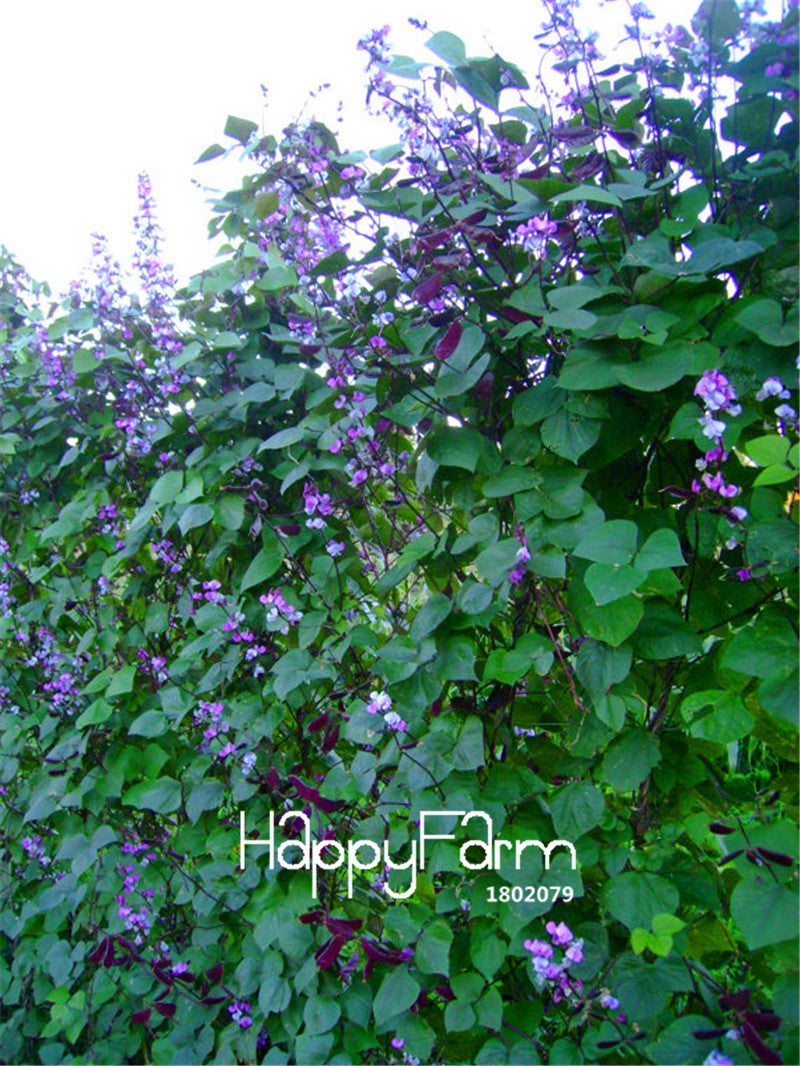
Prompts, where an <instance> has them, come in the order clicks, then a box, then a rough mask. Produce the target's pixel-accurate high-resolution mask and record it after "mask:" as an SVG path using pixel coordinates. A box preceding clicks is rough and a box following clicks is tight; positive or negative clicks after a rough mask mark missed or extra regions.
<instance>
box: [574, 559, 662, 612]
mask: <svg viewBox="0 0 800 1066" xmlns="http://www.w3.org/2000/svg"><path fill="white" fill-rule="evenodd" d="M646 577H647V574H646V573H645V572H644V571H643V570H638V569H637V568H636V567H633V566H620V565H619V564H616V563H592V565H591V566H590V567H589V569H588V570H587V571H586V576H585V577H584V581H585V582H586V587H587V588H588V590H589V591H590V592H591V594H592V599H593V600H594V602H595V603H596V604H597V606H598V607H602V606H603V605H604V604H606V603H613V602H614V600H620V599H622V597H623V596H628V595H629V594H630V593H631V592H635V591H636V589H638V588H639V586H640V585H641V584H642V582H643V581H644V580H645V578H646Z"/></svg>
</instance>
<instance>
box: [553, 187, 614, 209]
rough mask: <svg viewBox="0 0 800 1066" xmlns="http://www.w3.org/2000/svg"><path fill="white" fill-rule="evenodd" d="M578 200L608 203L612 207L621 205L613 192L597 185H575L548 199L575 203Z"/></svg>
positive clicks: (558, 202)
mask: <svg viewBox="0 0 800 1066" xmlns="http://www.w3.org/2000/svg"><path fill="white" fill-rule="evenodd" d="M578 200H588V201H590V202H592V203H596V204H610V205H611V206H612V207H622V200H620V198H619V197H618V196H615V195H614V193H613V192H609V191H608V190H607V189H602V188H600V186H599V185H576V186H575V188H574V189H568V190H567V191H566V192H561V193H558V195H557V196H553V197H552V198H551V199H550V203H551V204H565V203H575V202H576V201H578Z"/></svg>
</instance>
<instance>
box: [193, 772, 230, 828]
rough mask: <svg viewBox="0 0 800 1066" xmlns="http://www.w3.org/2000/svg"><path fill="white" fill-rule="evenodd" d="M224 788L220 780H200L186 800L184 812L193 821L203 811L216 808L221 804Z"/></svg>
mask: <svg viewBox="0 0 800 1066" xmlns="http://www.w3.org/2000/svg"><path fill="white" fill-rule="evenodd" d="M224 796H225V789H224V787H223V784H222V782H221V781H210V780H206V781H201V782H200V783H199V784H197V785H195V786H194V788H193V789H192V791H191V792H190V793H189V797H188V799H187V800H186V813H187V815H188V816H189V820H190V821H191V822H192V823H194V822H196V821H197V819H198V818H199V817H200V815H201V814H202V813H203V811H213V810H218V809H219V807H220V806H221V805H222V801H223V799H224Z"/></svg>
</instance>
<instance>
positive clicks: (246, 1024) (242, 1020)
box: [228, 999, 253, 1029]
mask: <svg viewBox="0 0 800 1066" xmlns="http://www.w3.org/2000/svg"><path fill="white" fill-rule="evenodd" d="M250 1010H251V1007H250V1004H249V1003H244V1002H243V1001H242V1000H241V999H235V1000H234V1001H233V1003H232V1005H231V1006H230V1007H228V1014H230V1016H231V1019H232V1020H233V1021H235V1022H236V1024H237V1025H238V1026H239V1028H240V1029H249V1028H250V1026H251V1025H252V1024H253V1019H252V1018H248V1015H249V1013H250Z"/></svg>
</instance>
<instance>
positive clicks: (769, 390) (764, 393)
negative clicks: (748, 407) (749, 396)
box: [756, 378, 791, 400]
mask: <svg viewBox="0 0 800 1066" xmlns="http://www.w3.org/2000/svg"><path fill="white" fill-rule="evenodd" d="M769 396H777V397H778V399H780V400H788V399H789V397H790V396H791V393H790V392H789V390H788V389H786V388H784V385H783V382H782V381H781V379H780V378H767V379H766V381H765V382H764V384H763V385H762V386H761V388H760V389H759V390H758V392H757V393H756V399H757V400H766V399H767V397H769Z"/></svg>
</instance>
